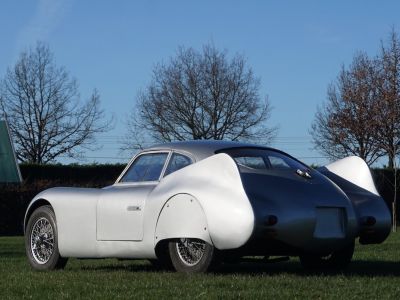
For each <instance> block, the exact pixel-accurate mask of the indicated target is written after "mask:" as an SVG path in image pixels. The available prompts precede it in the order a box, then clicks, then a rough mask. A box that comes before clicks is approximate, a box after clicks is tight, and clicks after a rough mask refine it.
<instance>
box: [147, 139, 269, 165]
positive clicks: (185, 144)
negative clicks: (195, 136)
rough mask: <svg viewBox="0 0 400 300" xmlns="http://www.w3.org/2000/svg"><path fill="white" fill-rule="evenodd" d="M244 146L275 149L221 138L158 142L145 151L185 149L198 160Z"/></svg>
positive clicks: (184, 150)
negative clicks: (221, 139) (220, 151)
mask: <svg viewBox="0 0 400 300" xmlns="http://www.w3.org/2000/svg"><path fill="white" fill-rule="evenodd" d="M243 147H246V148H247V147H249V148H263V149H270V150H275V149H272V148H269V147H264V146H260V145H255V144H250V143H243V142H233V141H220V140H194V141H180V142H171V143H164V144H157V145H153V146H151V147H149V148H146V149H144V150H143V152H144V151H146V152H147V151H159V150H175V151H183V152H188V153H190V154H191V155H192V156H194V157H195V158H196V160H197V161H198V160H202V159H204V158H206V157H209V156H212V155H214V154H215V152H217V151H219V150H222V149H231V148H243Z"/></svg>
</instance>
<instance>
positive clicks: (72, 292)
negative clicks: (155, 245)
mask: <svg viewBox="0 0 400 300" xmlns="http://www.w3.org/2000/svg"><path fill="white" fill-rule="evenodd" d="M0 276H1V277H0V299H20V298H34V299H35V298H41V299H48V298H52V299H62V298H70V299H74V298H91V299H104V298H109V299H115V298H145V299H148V298H158V299H163V298H203V299H208V298H249V299H250V298H256V299H260V298H264V299H267V298H270V299H274V298H279V299H281V298H286V299H342V300H345V299H346V300H347V299H377V298H380V299H400V233H396V234H392V235H391V236H390V237H389V238H388V240H387V241H386V242H385V243H383V244H381V245H371V246H357V248H356V252H355V255H354V260H353V262H352V264H351V265H350V266H349V268H348V269H347V270H346V271H345V272H340V273H325V274H321V273H319V274H318V273H309V272H305V271H304V270H303V269H302V268H301V266H300V263H299V261H298V260H297V259H291V260H290V261H288V262H280V263H275V264H254V263H252V264H250V263H246V264H239V265H226V266H222V267H221V268H220V269H219V270H218V271H217V272H215V273H210V274H200V275H192V276H188V275H185V274H177V273H172V272H161V271H157V270H156V269H154V268H153V267H152V266H151V265H150V264H149V263H148V262H147V261H118V260H115V259H106V260H78V259H70V260H69V262H68V264H67V267H66V268H65V270H62V271H54V272H35V271H32V270H31V269H30V267H29V265H28V263H27V261H26V257H25V253H24V244H23V238H22V237H0Z"/></svg>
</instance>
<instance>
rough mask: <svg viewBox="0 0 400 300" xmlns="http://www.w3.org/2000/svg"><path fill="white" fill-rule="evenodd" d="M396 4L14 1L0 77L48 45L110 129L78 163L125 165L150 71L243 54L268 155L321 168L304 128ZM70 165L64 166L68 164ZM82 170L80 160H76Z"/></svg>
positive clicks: (375, 46)
mask: <svg viewBox="0 0 400 300" xmlns="http://www.w3.org/2000/svg"><path fill="white" fill-rule="evenodd" d="M399 12H400V1H361V0H360V1H215V0H214V1H205V0H202V1H183V0H182V1H154V0H153V1H67V0H65V1H64V0H40V1H32V0H30V1H29V0H25V1H11V0H4V1H1V4H0V45H1V46H0V77H3V76H4V74H5V72H6V69H7V67H9V66H12V65H13V64H14V63H15V61H16V60H17V58H18V55H19V53H20V52H21V51H22V50H24V49H26V48H27V47H29V46H32V45H34V44H35V43H36V41H37V40H41V41H45V42H47V43H48V44H49V46H50V49H51V50H52V51H53V52H54V55H55V58H56V63H57V64H58V65H63V66H65V67H66V68H67V70H68V71H69V72H70V74H71V75H73V76H74V77H76V78H77V79H78V81H79V83H80V91H81V96H82V98H83V99H85V98H87V97H88V96H89V95H90V93H91V91H92V89H93V88H97V89H98V90H99V92H100V95H101V99H102V106H103V108H104V109H105V111H106V112H107V114H110V115H111V114H113V115H114V116H115V119H116V125H115V129H114V130H112V131H110V132H108V133H106V134H105V135H103V136H101V137H100V138H99V139H98V142H99V144H101V145H104V146H103V149H102V150H101V151H96V152H87V153H86V156H87V159H86V161H84V162H93V161H96V162H117V161H121V162H124V161H126V160H127V157H128V156H129V155H127V154H126V153H125V154H121V153H120V152H119V141H120V140H121V138H122V137H123V136H124V134H125V119H126V117H127V112H128V111H129V110H131V109H132V107H133V106H134V104H135V98H136V95H137V92H138V90H139V89H141V88H143V87H145V86H146V84H147V83H148V82H149V80H150V76H151V71H152V68H153V66H154V65H155V64H156V63H157V62H161V61H166V60H168V58H169V57H171V56H173V55H174V54H175V53H176V50H177V47H178V46H180V45H183V46H186V47H194V48H197V49H200V48H201V46H202V45H203V44H205V43H208V42H213V43H214V44H215V45H216V46H217V47H218V48H220V49H227V50H228V51H229V53H230V54H235V53H240V54H243V55H244V56H245V57H246V58H247V60H248V64H249V66H251V67H252V68H253V70H254V73H255V74H256V75H257V76H259V77H260V78H261V94H262V95H268V97H269V99H270V101H271V103H272V106H273V107H274V109H273V111H272V117H271V119H270V124H271V125H273V126H274V125H278V126H279V133H278V137H277V139H276V141H275V142H274V143H273V146H274V147H277V148H279V149H282V150H284V151H286V152H288V153H290V154H292V155H294V156H296V157H298V158H301V159H302V160H303V161H305V162H306V163H318V164H324V163H326V162H327V160H326V159H325V158H323V155H321V154H320V153H318V152H317V151H315V150H313V149H312V148H313V145H312V144H311V143H310V136H309V128H310V125H311V123H312V121H313V119H314V114H315V111H316V109H317V106H318V105H322V103H323V102H324V101H325V99H326V89H327V85H328V84H329V83H330V82H331V81H332V80H334V79H335V78H336V76H337V74H338V72H339V70H340V68H341V65H342V64H345V65H348V64H349V63H350V62H351V60H352V57H353V55H354V54H355V53H356V51H358V50H363V51H366V52H367V53H368V54H370V55H375V54H377V53H378V51H379V46H380V40H382V39H386V38H387V37H388V34H389V32H390V30H391V28H392V26H394V28H395V30H396V31H397V32H399V33H400V15H399ZM66 161H69V160H66ZM81 162H82V161H81Z"/></svg>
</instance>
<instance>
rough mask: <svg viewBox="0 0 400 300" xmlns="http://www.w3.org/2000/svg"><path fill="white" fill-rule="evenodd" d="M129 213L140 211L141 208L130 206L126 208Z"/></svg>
mask: <svg viewBox="0 0 400 300" xmlns="http://www.w3.org/2000/svg"><path fill="white" fill-rule="evenodd" d="M126 210H127V211H139V210H140V206H135V205H130V206H128V207H127V208H126Z"/></svg>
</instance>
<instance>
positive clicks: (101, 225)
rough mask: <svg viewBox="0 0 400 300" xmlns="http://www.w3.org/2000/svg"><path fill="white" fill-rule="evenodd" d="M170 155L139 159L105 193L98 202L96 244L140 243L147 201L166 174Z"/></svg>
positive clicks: (152, 154) (144, 155)
mask: <svg viewBox="0 0 400 300" xmlns="http://www.w3.org/2000/svg"><path fill="white" fill-rule="evenodd" d="M168 156H169V152H168V151H160V152H148V153H143V154H140V155H139V156H137V157H136V158H135V159H134V160H133V162H132V163H131V164H130V166H129V168H127V170H126V171H125V172H124V173H123V175H122V176H121V178H120V180H119V181H118V182H117V183H116V184H114V185H113V186H112V187H109V188H106V189H104V190H103V192H102V194H101V196H100V198H99V200H98V202H97V225H96V226H97V228H96V229H97V240H99V241H140V240H142V239H143V216H144V209H145V204H146V198H147V197H148V195H149V193H151V191H152V190H153V189H154V188H155V187H156V186H157V184H158V182H159V180H160V177H161V174H163V171H164V168H165V164H166V161H167V158H168Z"/></svg>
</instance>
